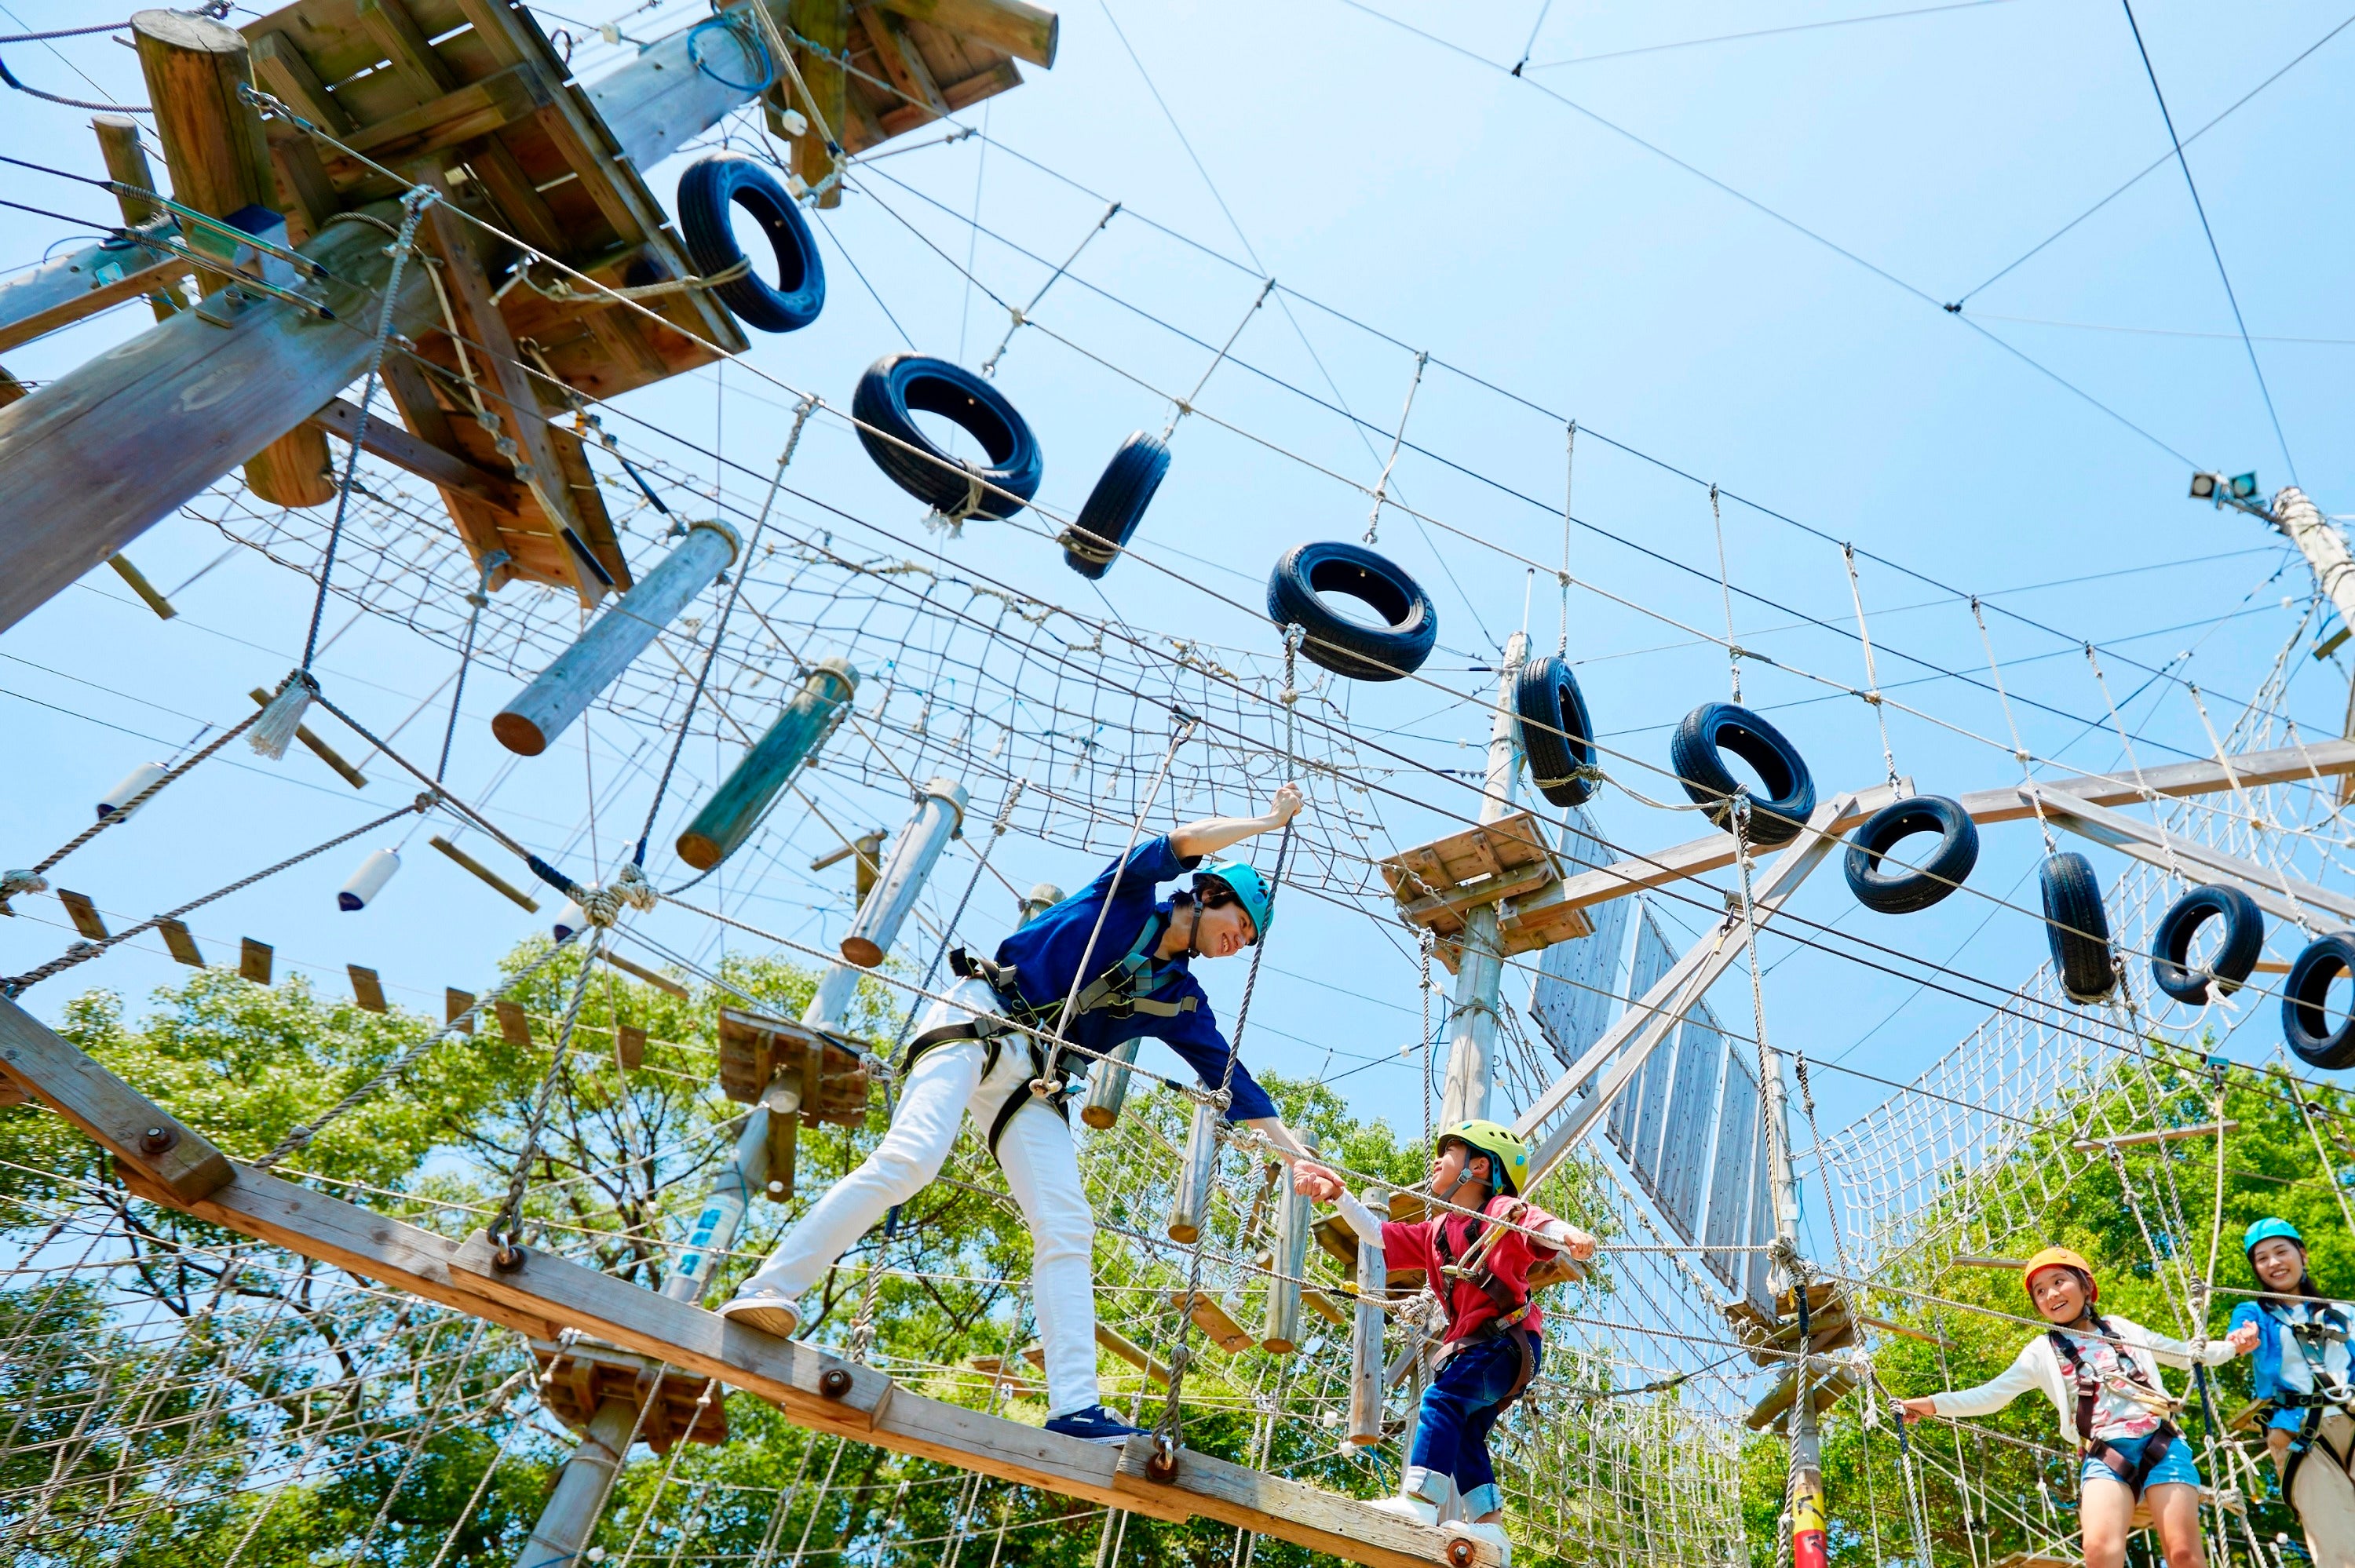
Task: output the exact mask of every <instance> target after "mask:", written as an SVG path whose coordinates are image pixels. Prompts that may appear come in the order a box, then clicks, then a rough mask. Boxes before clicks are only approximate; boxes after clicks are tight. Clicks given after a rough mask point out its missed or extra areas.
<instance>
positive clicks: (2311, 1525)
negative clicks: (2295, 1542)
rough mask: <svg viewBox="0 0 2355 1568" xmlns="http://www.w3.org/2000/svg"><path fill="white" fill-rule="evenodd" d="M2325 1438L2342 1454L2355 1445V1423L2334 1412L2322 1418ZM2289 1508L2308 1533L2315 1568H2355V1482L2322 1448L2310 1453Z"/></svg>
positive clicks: (2309, 1451)
mask: <svg viewBox="0 0 2355 1568" xmlns="http://www.w3.org/2000/svg"><path fill="white" fill-rule="evenodd" d="M2322 1436H2324V1437H2325V1438H2327V1439H2328V1440H2329V1443H2330V1446H2332V1447H2333V1448H2336V1449H2338V1450H2339V1452H2340V1453H2341V1454H2344V1453H2347V1452H2348V1451H2349V1449H2348V1444H2349V1443H2350V1442H2351V1441H2355V1421H2350V1420H2349V1419H2348V1418H2347V1417H2346V1416H2344V1415H2341V1414H2339V1413H2338V1412H2337V1411H2332V1412H2331V1413H2330V1414H2328V1415H2326V1416H2324V1417H2323V1418H2322ZM2289 1502H2290V1507H2292V1508H2294V1509H2296V1510H2297V1520H2298V1523H2299V1524H2301V1525H2303V1526H2304V1527H2305V1529H2306V1549H2307V1552H2309V1553H2311V1554H2312V1555H2313V1558H2314V1568H2355V1481H2350V1480H2349V1479H2348V1478H2347V1472H2346V1471H2345V1470H2342V1469H2340V1468H2339V1466H2338V1464H2337V1463H2336V1462H2335V1461H2333V1460H2332V1458H2331V1457H2330V1456H2329V1455H2328V1454H2326V1453H2324V1452H2323V1451H2322V1448H2321V1446H2320V1445H2317V1446H2314V1447H2312V1448H2309V1449H2307V1455H2306V1463H2304V1464H2302V1465H2300V1466H2299V1467H2297V1482H2296V1485H2295V1486H2294V1487H2292V1488H2291V1489H2290V1499H2289Z"/></svg>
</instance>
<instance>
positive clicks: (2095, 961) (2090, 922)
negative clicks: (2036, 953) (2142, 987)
mask: <svg viewBox="0 0 2355 1568" xmlns="http://www.w3.org/2000/svg"><path fill="white" fill-rule="evenodd" d="M2041 881H2042V883H2043V886H2044V939H2045V941H2046V942H2047V943H2048V944H2049V945H2050V946H2051V949H2052V969H2053V972H2054V973H2055V974H2058V975H2059V976H2060V977H2061V989H2062V991H2064V992H2066V993H2067V995H2068V998H2069V1000H2070V1001H2074V1002H2079V1003H2087V1002H2095V1001H2101V1000H2102V999H2103V998H2104V997H2105V996H2107V995H2109V994H2110V992H2111V991H2113V990H2115V988H2116V986H2117V983H2118V970H2117V965H2116V964H2115V962H2113V961H2112V955H2111V948H2110V917H2109V915H2108V913H2107V912H2106V911H2105V910H2104V909H2103V907H2102V885H2101V884H2100V883H2099V882H2098V881H2096V880H2094V863H2093V862H2091V861H2089V860H2087V859H2086V858H2085V857H2084V856H2083V855H2081V854H2078V853H2074V852H2073V851H2070V850H2062V851H2061V852H2060V853H2056V854H2049V855H2046V856H2045V857H2044V869H2043V871H2042V873H2041Z"/></svg>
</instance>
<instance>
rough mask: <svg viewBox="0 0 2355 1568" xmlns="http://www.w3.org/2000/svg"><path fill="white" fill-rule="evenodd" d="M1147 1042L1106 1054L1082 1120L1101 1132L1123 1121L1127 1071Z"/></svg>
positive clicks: (1123, 1044)
mask: <svg viewBox="0 0 2355 1568" xmlns="http://www.w3.org/2000/svg"><path fill="white" fill-rule="evenodd" d="M1025 907H1026V908H1027V907H1028V905H1027V904H1026V905H1025ZM1142 1044H1145V1043H1144V1042H1143V1041H1142V1040H1124V1041H1122V1042H1121V1043H1120V1044H1117V1045H1115V1046H1114V1047H1113V1048H1112V1049H1111V1050H1110V1051H1109V1052H1107V1053H1105V1054H1107V1055H1108V1056H1110V1057H1111V1058H1112V1059H1111V1060H1110V1061H1108V1062H1099V1063H1097V1064H1096V1069H1095V1071H1094V1072H1093V1073H1092V1074H1091V1075H1089V1077H1088V1100H1087V1104H1085V1105H1083V1106H1082V1107H1080V1119H1081V1120H1082V1121H1083V1122H1085V1123H1087V1125H1088V1126H1090V1127H1092V1128H1095V1129H1096V1130H1097V1131H1099V1132H1101V1131H1103V1129H1104V1128H1108V1127H1110V1126H1112V1125H1113V1124H1114V1122H1116V1121H1118V1120H1120V1107H1121V1106H1122V1105H1123V1104H1124V1103H1125V1102H1126V1101H1127V1099H1128V1076H1129V1074H1128V1070H1129V1068H1130V1067H1132V1066H1134V1065H1135V1063H1136V1052H1137V1048H1138V1047H1139V1046H1141V1045H1142Z"/></svg>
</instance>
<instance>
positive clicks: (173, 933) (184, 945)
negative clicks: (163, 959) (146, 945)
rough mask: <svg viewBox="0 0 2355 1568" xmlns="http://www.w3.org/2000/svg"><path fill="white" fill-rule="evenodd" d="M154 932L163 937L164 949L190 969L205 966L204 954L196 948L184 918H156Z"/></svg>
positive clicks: (194, 940)
mask: <svg viewBox="0 0 2355 1568" xmlns="http://www.w3.org/2000/svg"><path fill="white" fill-rule="evenodd" d="M155 930H156V934H157V935H159V936H161V937H162V938H164V950H165V951H166V952H168V953H170V954H171V955H172V957H173V958H174V959H176V960H178V961H179V962H181V963H184V964H186V965H187V966H188V967H189V968H190V969H203V968H204V967H205V956H204V954H203V953H201V952H199V951H198V950H197V938H196V937H195V936H194V934H192V933H191V932H190V931H189V930H188V923H187V922H186V921H185V920H158V921H156V922H155Z"/></svg>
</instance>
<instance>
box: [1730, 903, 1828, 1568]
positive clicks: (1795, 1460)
mask: <svg viewBox="0 0 2355 1568" xmlns="http://www.w3.org/2000/svg"><path fill="white" fill-rule="evenodd" d="M1744 887H1745V890H1746V889H1747V880H1746V876H1745V882H1744ZM1752 907H1753V909H1754V908H1755V902H1754V900H1753V905H1752ZM1751 961H1752V962H1753V963H1755V962H1756V961H1757V955H1756V954H1755V952H1754V951H1753V954H1752V955H1751ZM1759 1054H1761V1056H1762V1057H1764V1058H1765V1060H1764V1061H1763V1062H1762V1063H1761V1064H1760V1065H1761V1068H1762V1069H1763V1070H1762V1072H1761V1074H1760V1078H1761V1082H1760V1085H1759V1087H1760V1089H1761V1091H1762V1095H1763V1099H1764V1113H1765V1122H1766V1180H1767V1184H1768V1187H1769V1189H1770V1191H1771V1192H1772V1193H1773V1196H1774V1269H1773V1272H1772V1273H1771V1274H1770V1275H1769V1276H1768V1286H1769V1288H1770V1289H1771V1288H1774V1287H1776V1284H1777V1282H1781V1283H1782V1284H1783V1285H1785V1286H1787V1287H1788V1288H1789V1290H1790V1292H1791V1296H1792V1298H1793V1300H1794V1302H1795V1303H1796V1306H1797V1309H1798V1318H1799V1359H1798V1361H1797V1362H1796V1366H1795V1368H1794V1372H1795V1376H1796V1383H1797V1387H1796V1391H1795V1392H1796V1398H1795V1399H1794V1400H1793V1401H1792V1404H1791V1415H1790V1435H1791V1455H1790V1484H1789V1511H1788V1513H1787V1515H1786V1516H1785V1517H1786V1518H1787V1519H1788V1520H1789V1522H1790V1530H1791V1568H1825V1554H1826V1551H1827V1546H1826V1530H1825V1524H1824V1455H1823V1439H1822V1435H1821V1434H1820V1433H1819V1432H1818V1431H1817V1428H1816V1398H1815V1389H1814V1387H1813V1386H1812V1384H1811V1383H1810V1381H1809V1372H1810V1361H1809V1357H1808V1351H1809V1350H1810V1348H1811V1347H1812V1344H1813V1340H1814V1334H1815V1326H1814V1324H1813V1323H1812V1322H1811V1321H1810V1319H1809V1313H1808V1309H1807V1271H1806V1266H1805V1264H1804V1263H1803V1262H1802V1261H1801V1260H1800V1257H1799V1179H1798V1173H1797V1169H1796V1166H1794V1164H1793V1163H1792V1160H1791V1128H1790V1103H1789V1095H1788V1093H1787V1092H1786V1090H1785V1086H1784V1082H1783V1059H1782V1058H1781V1057H1779V1056H1775V1055H1774V1054H1771V1053H1770V1052H1769V1051H1767V1049H1766V1045H1765V1032H1764V1029H1763V1028H1762V1029H1761V1030H1760V1031H1759Z"/></svg>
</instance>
